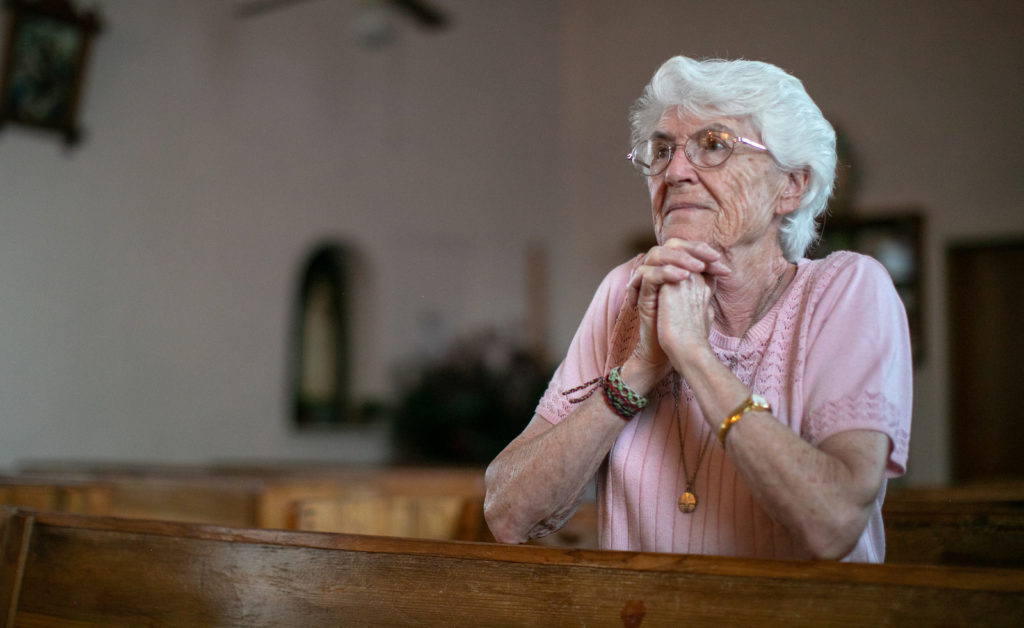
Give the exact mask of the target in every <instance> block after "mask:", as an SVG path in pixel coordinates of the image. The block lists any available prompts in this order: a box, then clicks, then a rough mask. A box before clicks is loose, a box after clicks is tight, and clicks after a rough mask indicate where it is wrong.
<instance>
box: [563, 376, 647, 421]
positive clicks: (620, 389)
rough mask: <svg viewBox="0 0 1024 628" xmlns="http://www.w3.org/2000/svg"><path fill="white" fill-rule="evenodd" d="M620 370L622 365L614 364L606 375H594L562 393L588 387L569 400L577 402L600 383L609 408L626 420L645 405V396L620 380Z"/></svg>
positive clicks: (565, 393)
mask: <svg viewBox="0 0 1024 628" xmlns="http://www.w3.org/2000/svg"><path fill="white" fill-rule="evenodd" d="M621 370H622V367H619V366H616V367H615V368H613V369H612V370H611V371H609V372H608V376H607V377H595V378H594V379H592V380H590V381H589V382H585V383H583V384H581V385H579V386H576V387H575V388H570V389H569V390H565V391H562V394H563V395H569V394H572V393H574V392H578V391H580V390H583V389H585V388H590V390H589V391H587V394H585V395H583V396H582V397H578V398H576V399H570V400H569V402H570V403H579V402H581V401H583V400H585V399H587V398H589V397H590V395H592V394H594V391H595V390H597V386H598V385H600V386H601V388H602V389H603V390H604V399H605V401H606V402H607V403H608V405H609V406H610V407H611V409H612V410H614V411H615V414H617V415H619V416H620V417H622V418H623V419H625V420H627V421H628V420H630V419H632V418H633V417H634V416H636V415H637V413H638V412H640V411H641V410H642V409H643V408H644V407H645V406H646V405H647V397H644V396H643V395H641V394H640V393H638V392H636V391H635V390H633V389H632V388H630V387H629V385H628V384H626V382H624V381H622V378H621V377H620V376H619V375H620V372H621Z"/></svg>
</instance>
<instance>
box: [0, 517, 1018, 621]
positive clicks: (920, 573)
mask: <svg viewBox="0 0 1024 628" xmlns="http://www.w3.org/2000/svg"><path fill="white" fill-rule="evenodd" d="M8 528H9V529H11V528H14V529H20V530H22V531H24V533H25V534H27V538H28V542H27V543H25V544H22V546H23V547H24V550H23V551H21V552H20V553H19V554H18V556H19V557H20V558H18V557H15V559H14V562H15V563H16V564H15V565H14V567H13V569H14V571H15V572H16V574H17V579H18V580H19V581H20V589H19V590H18V592H17V593H16V594H15V595H13V596H10V597H9V599H11V603H10V605H9V608H7V609H6V610H7V613H5V616H6V617H9V618H11V621H9V623H8V625H14V624H18V625H54V624H63V625H76V626H80V625H160V626H196V625H204V626H234V625H247V626H256V625H281V626H284V625H289V626H299V625H301V626H336V625H350V624H351V625H360V626H406V625H417V626H422V625H427V626H448V625H480V626H509V625H541V626H549V625H568V626H573V625H580V626H582V625H608V626H620V625H626V626H637V625H643V626H678V625H681V624H684V623H685V624H686V625H691V626H720V625H722V624H723V623H725V624H729V625H759V626H810V625H813V626H818V625H822V624H823V623H828V624H830V625H851V626H864V625H915V626H930V625H961V626H974V625H979V624H984V625H993V626H1000V625H1006V626H1017V625H1021V623H1022V622H1024V572H1020V571H1012V570H983V569H966V568H954V567H933V566H911V565H894V566H885V565H851V564H838V563H825V562H820V563H814V562H785V561H758V560H744V559H729V558H711V557H700V556H679V555H668V554H644V553H633V552H599V551H584V550H560V549H553V548H542V547H529V546H513V547H510V546H501V545H494V544H481V543H445V542H432V541H422V540H414V539H397V538H390V539H389V538H384V537H363V536H352V535H334V534H316V533H303V532H286V531H269V530H240V529H228V528H218V527H210V526H201V525H194V524H184V523H172V522H155V521H143V520H127V519H121V520H118V519H109V518H95V517H87V516H76V515H64V514H56V513H33V512H18V513H16V514H15V515H14V517H13V519H12V525H9V526H8ZM6 555H10V552H7V554H6Z"/></svg>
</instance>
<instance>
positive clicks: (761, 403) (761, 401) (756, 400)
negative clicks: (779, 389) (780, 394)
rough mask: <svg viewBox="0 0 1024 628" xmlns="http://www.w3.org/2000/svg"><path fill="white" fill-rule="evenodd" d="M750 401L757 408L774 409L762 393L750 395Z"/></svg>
mask: <svg viewBox="0 0 1024 628" xmlns="http://www.w3.org/2000/svg"><path fill="white" fill-rule="evenodd" d="M750 401H751V403H752V404H753V406H754V407H755V408H761V409H762V410H771V409H772V405H771V404H770V403H768V400H767V399H765V398H764V397H762V396H761V395H750Z"/></svg>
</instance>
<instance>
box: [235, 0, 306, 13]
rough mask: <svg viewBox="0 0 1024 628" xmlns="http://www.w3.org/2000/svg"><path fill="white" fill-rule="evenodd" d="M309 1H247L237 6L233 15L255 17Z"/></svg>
mask: <svg viewBox="0 0 1024 628" xmlns="http://www.w3.org/2000/svg"><path fill="white" fill-rule="evenodd" d="M309 1H310V0H249V1H248V2H243V3H241V4H239V5H238V7H237V8H236V9H235V15H237V16H238V17H256V16H258V15H263V14H264V13H268V12H270V11H276V10H277V9H283V8H285V7H287V6H291V5H295V4H300V3H302V2H309Z"/></svg>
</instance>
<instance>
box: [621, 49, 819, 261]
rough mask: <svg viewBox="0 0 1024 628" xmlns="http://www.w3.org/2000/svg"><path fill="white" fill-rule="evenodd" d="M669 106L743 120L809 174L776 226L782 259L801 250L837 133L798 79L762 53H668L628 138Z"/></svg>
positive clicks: (780, 157) (787, 164)
mask: <svg viewBox="0 0 1024 628" xmlns="http://www.w3.org/2000/svg"><path fill="white" fill-rule="evenodd" d="M673 106H677V107H680V108H681V109H682V110H683V111H684V112H686V113H687V114H690V115H693V116H695V117H698V118H713V117H730V118H737V119H742V120H749V121H750V122H751V123H752V124H753V125H754V127H755V128H756V129H757V131H758V133H760V136H761V141H762V143H764V145H765V146H767V147H768V150H769V151H770V152H771V154H772V156H773V157H774V159H775V161H776V163H778V164H779V166H780V167H781V168H782V169H783V170H785V171H787V172H803V171H806V172H807V173H808V174H809V177H808V183H807V189H806V190H805V191H804V194H803V197H802V198H801V199H800V205H799V207H797V209H796V210H794V211H793V212H791V213H790V214H788V215H787V216H785V217H784V219H783V221H782V226H781V228H780V233H779V244H780V245H781V247H782V252H783V254H784V255H785V256H786V259H788V260H789V261H795V260H796V259H798V258H800V257H803V255H804V254H805V253H806V251H807V248H808V247H809V246H810V245H811V244H812V243H813V242H814V241H815V240H817V238H818V229H817V224H816V223H815V219H816V218H817V217H818V216H819V215H821V213H822V212H823V211H824V210H825V204H826V203H827V202H828V198H829V196H831V194H832V186H833V182H834V180H835V171H836V134H835V131H834V130H833V129H832V125H830V124H829V123H828V121H827V120H825V117H824V116H823V115H822V113H821V110H820V109H819V108H818V106H817V105H815V104H814V101H812V100H811V97H810V96H808V95H807V91H806V90H804V86H803V84H802V83H801V82H800V80H799V79H797V78H796V77H794V76H792V75H791V74H788V73H786V72H785V71H783V70H782V69H780V68H778V67H776V66H774V65H771V64H770V63H764V62H761V61H747V60H723V59H708V60H701V61H698V60H695V59H690V58H688V57H682V56H679V57H672V58H671V59H669V60H668V61H666V62H665V63H663V64H662V65H661V67H660V68H658V71H657V72H655V73H654V77H653V78H652V79H651V82H650V83H649V84H648V85H647V86H646V87H645V88H644V91H643V94H642V95H641V96H640V98H639V99H637V101H636V103H635V104H634V105H633V108H632V110H631V112H630V128H631V133H632V139H633V142H638V141H640V140H643V139H647V138H648V137H649V136H650V134H651V133H652V132H653V131H654V129H655V127H656V125H657V124H658V121H659V119H660V118H661V115H662V113H663V112H664V111H665V109H666V108H667V107H673Z"/></svg>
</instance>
